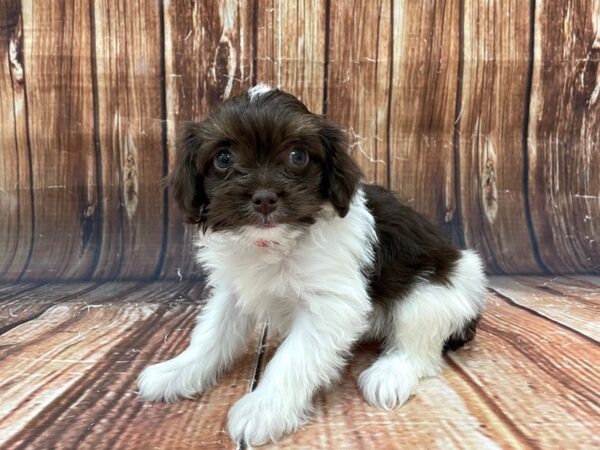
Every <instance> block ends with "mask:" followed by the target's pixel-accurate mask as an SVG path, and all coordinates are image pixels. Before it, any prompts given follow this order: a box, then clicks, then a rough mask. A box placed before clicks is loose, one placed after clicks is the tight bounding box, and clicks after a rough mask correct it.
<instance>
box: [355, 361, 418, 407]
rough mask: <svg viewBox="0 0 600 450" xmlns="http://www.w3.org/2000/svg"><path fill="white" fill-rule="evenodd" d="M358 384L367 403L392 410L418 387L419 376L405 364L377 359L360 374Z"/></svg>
mask: <svg viewBox="0 0 600 450" xmlns="http://www.w3.org/2000/svg"><path fill="white" fill-rule="evenodd" d="M358 384H359V386H360V390H361V392H362V394H363V397H364V399H365V400H366V401H367V403H369V404H370V405H371V406H375V407H378V408H383V409H387V410H391V409H394V408H396V407H397V406H400V405H402V404H404V402H406V400H408V398H409V397H410V396H411V395H412V393H413V392H414V390H415V388H416V387H417V384H418V378H417V377H416V375H415V374H414V372H413V370H412V369H411V368H410V367H407V366H405V365H403V364H400V363H396V364H389V363H387V362H385V361H376V362H375V363H374V364H373V365H372V366H371V367H369V368H368V369H367V370H365V371H364V372H363V373H361V374H360V377H359V378H358Z"/></svg>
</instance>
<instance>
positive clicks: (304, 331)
mask: <svg viewBox="0 0 600 450" xmlns="http://www.w3.org/2000/svg"><path fill="white" fill-rule="evenodd" d="M320 302H321V306H322V307H321V308H320V311H318V312H317V311H315V310H312V309H309V308H307V309H306V310H303V311H302V312H301V313H299V315H298V317H296V318H295V319H294V323H293V325H292V328H291V330H290V332H289V334H288V335H287V337H286V338H285V340H284V341H283V343H282V344H281V346H280V347H279V349H278V350H277V352H276V353H275V355H274V356H273V359H272V360H271V361H270V363H269V364H268V365H267V367H266V370H265V373H264V376H263V379H262V380H261V382H260V384H259V385H258V387H257V389H256V390H255V391H254V392H251V393H249V394H247V395H245V396H244V397H243V398H242V399H241V400H239V401H238V402H237V403H236V404H235V405H234V406H233V407H232V408H231V410H230V411H229V417H228V419H229V420H228V428H229V434H230V436H231V438H232V439H233V440H234V441H237V442H241V441H242V440H243V441H244V442H245V443H246V444H249V445H262V444H265V443H267V442H269V441H273V442H275V441H277V440H278V439H279V438H280V437H281V436H282V435H284V434H286V433H290V432H292V431H294V430H296V429H298V428H299V427H300V426H301V425H302V424H303V423H304V422H305V420H306V419H307V416H308V414H309V412H310V408H311V402H312V397H313V395H314V394H315V392H316V391H317V390H318V389H320V388H322V387H326V386H328V385H329V384H330V383H331V382H332V381H334V380H335V379H337V377H338V376H339V373H340V369H341V368H342V367H343V366H344V363H345V355H346V353H347V352H348V351H349V350H350V347H351V346H352V344H353V343H354V342H355V341H356V340H357V338H358V337H359V335H360V334H361V333H362V332H363V331H364V328H365V326H366V321H367V319H366V318H367V311H366V308H364V309H362V310H361V309H360V308H358V309H355V308H353V307H351V306H349V305H348V304H347V302H345V301H344V300H341V299H336V298H322V299H320ZM323 306H324V308H323ZM367 306H368V303H367ZM315 309H317V308H315ZM323 309H329V312H327V313H325V311H323ZM334 312H335V314H334Z"/></svg>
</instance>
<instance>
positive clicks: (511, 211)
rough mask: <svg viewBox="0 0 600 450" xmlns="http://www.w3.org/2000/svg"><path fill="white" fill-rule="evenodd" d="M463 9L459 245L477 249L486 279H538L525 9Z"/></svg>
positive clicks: (522, 2)
mask: <svg viewBox="0 0 600 450" xmlns="http://www.w3.org/2000/svg"><path fill="white" fill-rule="evenodd" d="M463 5H464V9H463V24H464V25H463V33H464V38H463V39H462V42H463V45H464V47H463V50H462V51H463V55H464V64H463V76H462V86H461V87H462V95H461V103H460V109H459V118H458V122H459V124H460V125H459V126H460V133H459V142H458V143H459V150H460V152H459V154H460V197H461V222H462V223H463V227H464V236H465V243H466V245H467V246H469V247H473V248H475V249H477V250H479V251H480V253H481V255H482V256H483V257H484V258H485V261H486V265H487V267H488V269H490V270H492V271H494V272H510V271H516V272H521V273H530V272H539V271H540V268H539V267H538V265H537V264H536V261H535V257H534V249H533V247H532V243H531V240H530V235H529V229H528V226H527V216H526V214H527V211H526V209H525V206H526V201H525V196H526V195H527V193H526V192H525V184H524V180H523V176H524V170H525V168H524V161H523V159H524V156H523V146H524V145H525V143H524V142H523V140H524V133H523V130H524V129H525V127H526V125H527V124H526V117H527V115H526V114H527V108H528V105H527V102H528V70H529V59H530V55H529V43H530V39H533V36H530V32H529V29H530V17H529V14H528V11H529V6H530V2H529V0H510V1H505V2H488V1H475V2H471V1H465V2H463ZM507 18H510V20H507Z"/></svg>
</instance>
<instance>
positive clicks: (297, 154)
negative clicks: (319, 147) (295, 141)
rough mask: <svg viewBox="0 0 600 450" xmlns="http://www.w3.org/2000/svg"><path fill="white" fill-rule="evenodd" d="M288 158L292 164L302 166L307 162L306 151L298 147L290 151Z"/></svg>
mask: <svg viewBox="0 0 600 450" xmlns="http://www.w3.org/2000/svg"><path fill="white" fill-rule="evenodd" d="M288 159H289V161H290V164H292V165H293V166H296V167H304V166H305V165H306V163H307V162H308V153H306V152H305V151H304V150H302V149H300V148H296V149H294V150H292V151H291V152H290V154H289V156H288Z"/></svg>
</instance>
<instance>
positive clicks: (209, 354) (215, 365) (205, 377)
mask: <svg viewBox="0 0 600 450" xmlns="http://www.w3.org/2000/svg"><path fill="white" fill-rule="evenodd" d="M253 326H254V321H253V320H251V319H250V318H249V316H247V315H245V314H242V313H240V312H239V311H238V310H237V309H236V307H235V298H234V297H233V296H232V295H230V294H229V293H226V292H215V294H214V295H213V296H212V297H211V298H210V299H209V300H208V302H207V304H206V306H205V307H204V308H203V310H202V311H201V313H200V315H199V316H198V323H197V324H196V327H195V328H194V331H193V332H192V339H191V343H190V345H189V346H188V348H187V349H186V350H184V351H183V352H182V353H181V354H180V355H179V356H177V357H175V358H173V359H170V360H168V361H164V362H161V363H159V364H154V365H152V366H148V367H146V368H145V369H144V371H143V372H142V373H141V375H140V376H139V378H138V385H139V393H140V397H141V398H142V399H144V400H166V401H175V400H177V399H178V398H182V397H186V398H191V397H193V396H194V395H196V394H198V393H201V392H202V391H204V390H205V389H206V388H207V387H209V386H211V385H212V384H214V383H215V382H216V381H217V378H218V376H219V374H220V373H221V372H222V371H223V370H225V369H226V368H227V367H228V366H229V365H230V364H231V363H232V362H233V360H234V359H235V357H236V356H237V355H238V354H239V353H240V352H241V351H242V350H243V349H244V346H245V343H246V340H247V337H248V335H249V334H250V332H251V331H252V328H253Z"/></svg>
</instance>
